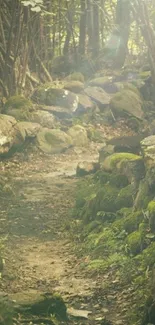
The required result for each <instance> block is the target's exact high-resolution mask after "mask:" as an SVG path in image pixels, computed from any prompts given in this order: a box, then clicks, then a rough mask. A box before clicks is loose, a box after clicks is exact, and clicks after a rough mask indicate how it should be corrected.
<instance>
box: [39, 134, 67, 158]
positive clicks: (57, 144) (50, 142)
mask: <svg viewBox="0 0 155 325" xmlns="http://www.w3.org/2000/svg"><path fill="white" fill-rule="evenodd" d="M36 145H37V147H38V148H39V149H40V150H41V151H43V152H45V153H47V154H57V153H61V152H64V151H65V150H67V149H68V148H69V147H71V146H72V139H71V137H70V136H69V135H68V134H66V133H65V132H63V131H61V130H58V129H53V130H51V129H47V128H42V129H41V130H40V132H39V133H38V134H37V137H36Z"/></svg>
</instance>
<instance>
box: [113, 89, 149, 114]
mask: <svg viewBox="0 0 155 325" xmlns="http://www.w3.org/2000/svg"><path fill="white" fill-rule="evenodd" d="M110 108H111V110H112V112H113V114H114V116H115V117H120V116H123V117H124V116H128V115H129V116H135V117H137V118H139V119H142V118H143V115H144V113H143V102H142V99H141V97H140V95H138V94H137V93H136V92H135V91H132V90H129V89H123V90H122V91H120V92H118V93H117V94H115V95H114V96H113V97H112V99H111V101H110Z"/></svg>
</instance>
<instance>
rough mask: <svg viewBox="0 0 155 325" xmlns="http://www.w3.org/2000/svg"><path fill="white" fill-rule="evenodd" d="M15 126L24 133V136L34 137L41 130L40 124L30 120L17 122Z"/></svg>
mask: <svg viewBox="0 0 155 325" xmlns="http://www.w3.org/2000/svg"><path fill="white" fill-rule="evenodd" d="M17 128H19V130H20V132H21V133H22V134H25V138H35V137H36V136H37V134H38V132H39V131H40V130H41V125H40V124H38V123H32V122H18V123H17Z"/></svg>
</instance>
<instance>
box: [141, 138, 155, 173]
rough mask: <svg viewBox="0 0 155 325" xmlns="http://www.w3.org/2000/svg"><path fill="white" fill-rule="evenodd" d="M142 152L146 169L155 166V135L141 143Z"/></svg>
mask: <svg viewBox="0 0 155 325" xmlns="http://www.w3.org/2000/svg"><path fill="white" fill-rule="evenodd" d="M141 150H142V154H143V157H144V161H145V164H146V167H148V168H150V167H152V166H154V162H155V135H151V136H149V137H147V138H145V139H144V140H142V141H141Z"/></svg>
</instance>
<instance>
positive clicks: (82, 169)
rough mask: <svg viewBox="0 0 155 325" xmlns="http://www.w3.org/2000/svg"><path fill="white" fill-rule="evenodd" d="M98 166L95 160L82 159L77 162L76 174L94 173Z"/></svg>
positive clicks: (80, 175) (79, 175)
mask: <svg viewBox="0 0 155 325" xmlns="http://www.w3.org/2000/svg"><path fill="white" fill-rule="evenodd" d="M99 168H100V164H99V163H97V162H88V161H82V162H79V163H78V165H77V168H76V175H77V176H78V177H82V176H85V175H89V174H94V173H96V172H97V171H98V170H99Z"/></svg>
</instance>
